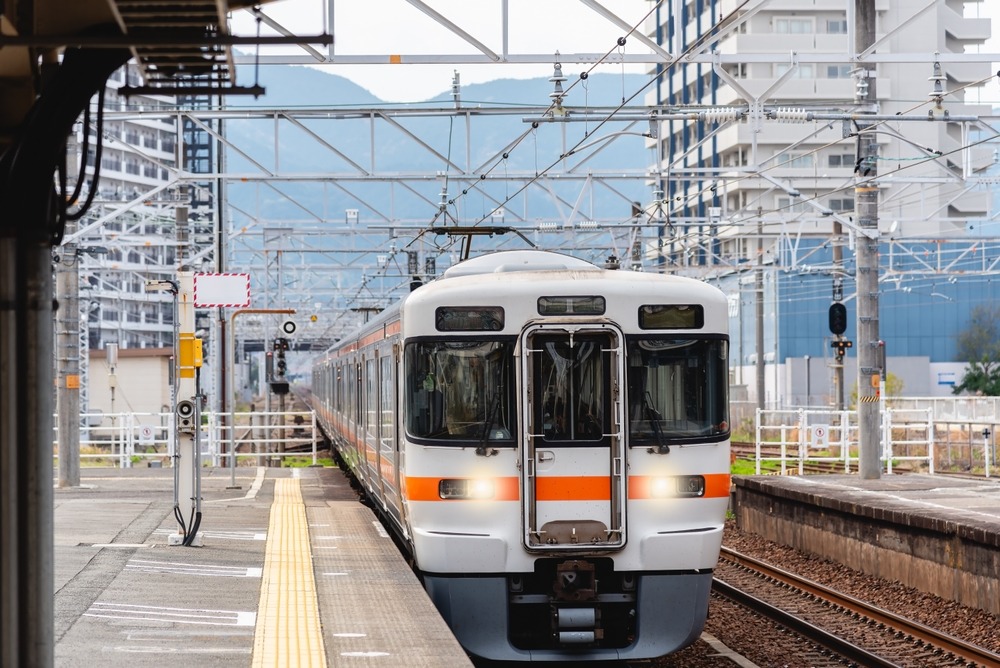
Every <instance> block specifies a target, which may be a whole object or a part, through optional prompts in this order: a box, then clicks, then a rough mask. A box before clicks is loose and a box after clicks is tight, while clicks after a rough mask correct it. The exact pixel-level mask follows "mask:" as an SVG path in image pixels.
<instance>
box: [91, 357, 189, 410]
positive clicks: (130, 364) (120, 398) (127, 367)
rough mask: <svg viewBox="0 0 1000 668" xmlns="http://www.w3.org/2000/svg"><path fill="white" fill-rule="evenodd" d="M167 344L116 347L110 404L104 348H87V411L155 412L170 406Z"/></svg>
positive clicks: (109, 386) (107, 369) (106, 358)
mask: <svg viewBox="0 0 1000 668" xmlns="http://www.w3.org/2000/svg"><path fill="white" fill-rule="evenodd" d="M172 355H173V351H172V350H171V349H170V348H143V349H125V350H119V351H118V366H117V367H115V374H114V377H115V383H116V385H117V387H116V388H115V391H114V405H113V406H112V400H111V396H112V394H111V382H112V381H111V369H110V368H109V366H108V357H107V353H106V352H105V351H104V350H91V351H90V370H89V373H88V391H89V393H90V402H89V403H90V405H89V411H90V412H91V413H97V412H103V413H124V412H135V413H159V412H166V411H169V410H170V405H171V404H170V382H171V373H170V364H171V356H172Z"/></svg>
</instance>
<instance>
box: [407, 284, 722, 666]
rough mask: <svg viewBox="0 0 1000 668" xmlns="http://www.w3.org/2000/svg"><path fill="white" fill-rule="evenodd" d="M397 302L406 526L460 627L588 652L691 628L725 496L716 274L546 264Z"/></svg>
mask: <svg viewBox="0 0 1000 668" xmlns="http://www.w3.org/2000/svg"><path fill="white" fill-rule="evenodd" d="M434 287H436V288H437V289H436V290H432V289H431V288H434ZM421 292H423V294H421ZM407 308H409V309H419V311H411V313H413V312H419V313H422V314H423V315H422V316H420V317H417V318H412V317H411V318H410V320H409V322H408V321H407V317H406V315H405V314H404V335H405V337H406V341H405V344H404V353H403V360H404V361H403V375H404V382H403V385H404V389H403V392H402V395H401V397H400V400H401V402H403V404H404V405H405V412H406V418H405V419H406V424H407V432H408V438H407V445H406V453H405V468H406V491H405V495H406V497H407V508H406V510H407V516H408V521H409V525H410V526H409V529H410V532H411V536H412V541H413V547H414V553H415V558H416V563H417V566H418V568H419V570H420V571H421V573H422V575H423V578H424V582H425V585H426V587H427V590H428V592H429V593H430V595H431V597H432V599H433V600H434V602H435V604H436V605H437V607H438V609H439V610H440V611H441V613H442V615H443V616H444V618H445V619H446V620H447V621H448V623H449V625H450V626H451V628H452V629H453V631H454V632H455V634H456V637H457V638H458V639H459V641H460V642H461V643H462V644H463V646H464V647H465V648H466V649H467V650H468V651H469V652H471V653H473V654H475V655H477V656H481V657H485V658H489V659H497V660H520V661H567V660H573V661H582V660H622V659H641V658H650V657H656V656H662V655H664V654H669V653H671V652H673V651H676V650H678V649H680V648H683V647H685V646H687V645H688V644H690V643H691V642H693V641H694V640H695V639H696V638H697V637H698V635H699V634H700V632H701V629H702V627H703V624H704V620H705V617H706V615H707V609H708V599H709V591H710V588H711V577H712V575H711V574H712V569H713V568H714V566H715V563H716V561H717V559H718V553H719V547H720V545H721V541H722V527H723V522H724V519H725V512H726V508H727V506H728V493H729V426H728V395H727V388H728V370H727V350H728V344H727V337H726V334H725V331H726V322H725V321H726V307H725V299H724V297H723V296H722V295H721V293H718V291H716V290H714V289H712V288H708V287H707V286H704V285H703V284H700V283H697V282H694V281H685V280H683V279H667V278H665V277H653V276H645V275H636V274H626V273H624V272H603V271H598V272H581V273H580V275H578V276H576V277H575V278H573V279H572V280H570V281H565V280H562V279H561V278H560V277H559V276H557V275H554V274H553V275H549V274H548V273H547V272H540V273H535V274H532V273H520V274H516V275H512V276H508V277H503V278H502V279H497V278H496V277H493V278H489V279H484V280H465V281H462V282H455V283H453V284H452V285H448V281H442V282H441V284H440V285H438V286H427V287H425V288H423V289H422V290H421V291H418V292H417V293H415V294H413V295H411V299H410V301H409V302H408V306H407ZM432 314H433V322H429V323H428V322H425V321H426V320H427V319H428V318H429V317H431V316H432ZM416 323H421V324H416ZM431 330H433V331H431Z"/></svg>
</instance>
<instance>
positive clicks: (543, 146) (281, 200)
mask: <svg viewBox="0 0 1000 668" xmlns="http://www.w3.org/2000/svg"><path fill="white" fill-rule="evenodd" d="M256 74H257V75H258V76H259V83H260V84H261V85H263V86H264V87H265V88H266V91H267V92H266V94H265V95H264V96H262V97H260V98H259V99H256V100H248V101H239V103H240V104H241V105H242V106H244V107H247V108H251V109H252V108H268V109H289V110H300V111H302V112H305V111H307V110H317V109H323V110H324V111H329V112H330V114H332V115H337V114H338V112H343V115H344V116H345V118H342V119H339V120H336V121H332V120H330V119H329V118H328V117H327V116H326V115H324V116H323V117H322V118H320V117H316V118H310V117H308V116H305V115H303V116H300V119H299V122H298V123H300V124H297V123H292V122H289V121H285V120H282V121H280V122H279V123H278V134H277V143H278V146H279V151H280V157H279V160H280V164H276V160H275V156H274V153H275V142H276V139H275V126H276V124H275V120H274V119H273V118H270V117H269V118H263V119H250V118H248V119H233V120H228V121H227V122H226V128H225V131H226V135H227V136H228V137H229V138H230V139H231V141H232V145H233V146H235V147H238V148H239V151H236V150H229V151H228V152H227V163H226V171H227V173H230V174H246V175H247V176H248V177H250V178H248V179H247V181H246V182H245V183H240V182H231V185H230V186H229V192H228V196H229V200H230V201H231V202H233V203H234V204H235V209H234V211H235V213H234V214H233V217H234V221H233V222H234V224H235V225H236V227H241V226H245V225H247V224H250V223H252V222H257V221H260V220H264V221H268V223H267V224H271V226H274V225H273V223H274V222H275V221H302V220H309V219H311V218H313V219H317V220H322V221H325V220H331V221H332V222H334V223H338V224H339V223H343V222H344V219H345V218H344V211H345V210H346V209H358V210H359V220H360V221H361V223H362V225H364V224H366V223H367V224H376V225H391V224H393V223H398V222H400V221H403V222H405V221H409V224H411V225H412V224H414V222H415V221H425V222H429V221H431V220H435V219H439V218H437V217H439V214H440V211H439V209H438V204H439V202H440V193H441V190H442V187H443V184H442V181H443V178H436V177H435V175H446V176H447V177H448V178H449V179H450V183H449V190H448V197H449V199H450V200H452V202H451V204H450V205H449V207H448V211H447V213H448V215H449V216H450V219H451V220H456V221H459V222H462V223H467V222H470V221H475V220H479V219H482V218H483V217H485V216H488V215H489V214H490V212H491V211H492V210H493V209H494V208H495V207H496V206H497V205H498V204H499V203H504V206H505V208H506V210H507V211H508V212H509V213H510V215H509V216H508V219H507V220H506V221H505V222H507V223H508V224H511V223H516V222H517V216H518V215H519V213H521V212H526V213H524V214H523V216H526V217H528V218H529V219H539V218H548V219H555V220H557V221H558V220H563V221H568V220H580V219H584V218H594V219H609V220H627V219H628V218H629V216H630V215H631V203H632V202H633V201H648V200H649V199H650V196H651V192H650V187H649V185H648V184H647V183H646V181H645V179H644V178H642V175H643V174H645V172H646V170H647V169H648V167H649V164H650V163H651V161H652V157H651V155H650V149H649V148H647V147H646V141H647V140H646V138H645V137H644V136H642V133H646V132H648V131H649V125H648V122H647V121H645V120H644V119H643V120H639V121H634V120H633V121H631V122H623V121H618V120H612V121H610V122H606V123H602V122H601V121H602V119H603V117H599V116H597V115H594V116H593V118H590V119H588V120H586V121H585V122H583V121H580V122H570V123H540V124H539V125H538V126H537V127H535V128H532V126H531V124H530V123H528V122H526V121H525V117H526V116H532V115H534V116H538V115H540V112H541V111H542V110H544V108H545V107H546V106H547V105H548V104H549V102H550V97H549V94H550V93H551V92H552V90H553V84H552V82H550V81H549V80H548V79H547V78H537V79H526V80H515V79H501V80H497V81H492V82H489V83H483V84H471V85H467V86H463V87H462V89H461V104H462V107H461V110H460V111H462V112H464V114H462V115H445V114H437V115H420V114H418V113H416V110H419V109H440V110H450V109H454V102H453V100H452V98H451V91H450V90H449V91H446V92H443V93H441V94H440V95H438V96H435V97H434V98H432V99H431V100H429V101H427V102H424V103H420V104H412V105H410V104H399V103H392V104H390V103H385V102H383V101H381V100H379V99H378V98H376V97H375V96H373V95H372V94H371V93H370V92H368V91H367V90H365V89H364V88H363V87H361V86H358V85H357V84H355V83H353V82H351V81H349V80H347V79H345V78H343V77H340V76H337V75H333V74H329V73H325V72H322V71H320V70H317V69H314V68H309V67H295V66H280V67H277V66H262V67H261V68H260V69H259V71H257V72H256ZM567 77H568V80H567V81H566V82H564V84H563V86H564V90H567V91H568V92H567V95H566V98H565V101H564V105H565V108H566V109H568V110H569V111H570V114H571V117H572V116H574V115H576V116H580V115H582V112H583V110H584V109H585V107H605V108H607V107H611V108H615V107H617V106H619V105H620V104H621V103H622V100H623V98H628V97H631V96H633V95H635V102H636V103H640V102H641V101H642V97H643V96H642V94H638V95H636V92H637V91H640V90H641V89H642V88H643V86H645V85H646V83H647V82H648V78H647V77H644V76H642V75H625V76H620V75H614V74H596V75H592V76H590V77H588V78H587V79H586V80H585V81H580V80H579V75H578V74H568V73H567ZM238 80H239V81H240V83H241V84H244V85H246V84H248V83H252V82H253V81H254V80H255V70H254V69H253V68H252V67H244V68H242V69H241V70H240V71H239V72H238ZM574 81H575V82H576V84H575V85H573V84H574ZM636 106H638V105H637V104H636ZM517 107H521V109H516V108H517ZM230 108H238V107H230ZM510 108H514V109H512V110H511V113H509V114H506V115H491V114H489V113H486V112H488V111H492V110H497V109H510ZM377 109H390V110H396V111H405V110H413V111H414V112H415V113H414V114H413V115H396V116H394V118H393V119H392V120H391V121H384V120H380V121H378V122H377V123H372V121H371V118H370V113H371V111H372V110H377ZM525 109H531V113H529V112H527V111H525ZM358 110H364V111H366V112H369V113H368V114H358V113H357V112H358ZM350 112H355V113H353V114H352V113H350ZM348 116H353V117H348ZM373 128H374V129H373ZM317 137H319V138H321V140H322V141H317ZM323 142H325V143H327V144H328V146H324V145H323ZM515 142H516V145H513V144H514V143H515ZM577 145H579V146H580V150H579V152H578V153H576V154H574V155H572V156H570V157H567V158H566V159H565V164H566V165H567V166H569V167H572V166H576V167H577V170H578V172H579V173H580V174H582V175H586V174H587V173H588V172H589V171H608V170H614V171H615V173H620V174H624V173H629V174H633V175H638V176H639V177H638V178H630V179H618V180H615V181H613V182H611V185H610V187H605V188H602V187H600V186H599V185H591V186H590V188H591V191H590V192H589V193H585V196H583V197H581V188H582V186H581V185H580V182H579V181H577V182H576V183H569V182H558V181H556V180H548V181H544V182H540V183H536V184H534V185H532V187H530V188H528V189H526V190H525V192H524V193H518V192H517V191H518V188H519V187H520V184H521V183H523V181H506V180H504V178H501V177H505V176H512V175H515V174H522V175H525V174H526V175H528V176H531V175H534V174H538V173H540V172H544V171H545V170H546V169H547V168H549V167H550V166H551V165H552V164H553V163H556V162H558V161H560V156H563V154H565V153H566V152H567V151H568V149H570V148H572V147H574V146H577ZM373 149H374V150H373ZM504 153H506V154H507V157H506V158H504V157H503V155H504ZM255 163H257V164H255ZM561 167H562V168H563V169H565V168H566V167H564V166H561ZM262 168H263V169H264V170H270V171H275V172H277V171H279V168H280V171H281V172H282V173H283V174H285V175H288V174H299V175H302V177H303V178H302V179H290V180H286V181H280V182H275V183H272V184H270V185H268V186H263V185H261V183H260V182H259V180H255V179H254V178H252V177H253V176H259V175H261V174H262ZM362 172H368V173H370V174H377V175H383V176H385V175H390V176H391V175H393V174H397V175H400V177H402V176H409V177H410V178H409V180H407V182H406V185H405V186H401V185H399V183H396V184H389V183H387V182H386V181H385V180H382V181H378V180H376V179H366V178H362ZM462 172H465V173H467V174H470V175H471V180H466V181H462V180H460V179H459V180H456V178H457V177H458V176H460V175H461V174H462ZM307 174H308V175H311V176H315V175H321V176H323V178H322V179H320V180H316V179H312V180H307V179H306V178H305V176H306V175H307ZM480 175H486V176H487V178H486V179H482V180H479V177H480ZM428 177H430V178H428ZM567 181H568V180H567ZM473 186H474V187H473ZM462 190H466V191H467V192H466V193H465V194H464V195H463V193H462V192H461V191H462ZM470 190H474V191H475V192H471V193H470V192H468V191H470ZM574 209H575V210H574ZM241 216H245V217H246V220H240V217H241Z"/></svg>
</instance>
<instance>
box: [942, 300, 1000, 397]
mask: <svg viewBox="0 0 1000 668" xmlns="http://www.w3.org/2000/svg"><path fill="white" fill-rule="evenodd" d="M956 345H957V347H958V356H959V358H960V359H964V360H968V366H967V367H965V376H963V377H962V382H961V383H959V384H958V385H955V387H953V388H952V389H951V391H952V393H953V394H961V393H963V392H969V393H972V394H984V395H988V396H998V395H1000V304H980V305H978V306H976V307H975V308H973V309H972V313H971V314H970V316H969V326H968V328H967V329H965V330H963V331H961V332H959V334H958V341H957V342H956Z"/></svg>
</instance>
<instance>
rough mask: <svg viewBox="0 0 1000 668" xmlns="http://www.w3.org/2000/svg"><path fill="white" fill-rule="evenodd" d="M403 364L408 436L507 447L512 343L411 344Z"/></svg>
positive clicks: (512, 414) (512, 419)
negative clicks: (404, 369) (505, 445)
mask: <svg viewBox="0 0 1000 668" xmlns="http://www.w3.org/2000/svg"><path fill="white" fill-rule="evenodd" d="M404 359H405V362H404V364H405V367H406V387H405V390H406V395H405V396H406V409H407V410H406V427H407V431H408V432H409V434H410V436H413V437H415V438H426V439H434V440H444V441H456V442H457V441H462V442H464V443H469V442H476V443H483V442H486V441H489V443H490V444H491V445H504V444H505V443H504V442H507V444H510V445H513V443H514V441H513V438H514V434H515V433H516V431H517V429H516V426H517V425H516V402H515V394H514V341H513V340H510V341H482V340H474V341H470V340H468V339H466V340H461V341H417V342H414V343H408V344H407V345H406V349H405V351H404Z"/></svg>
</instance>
